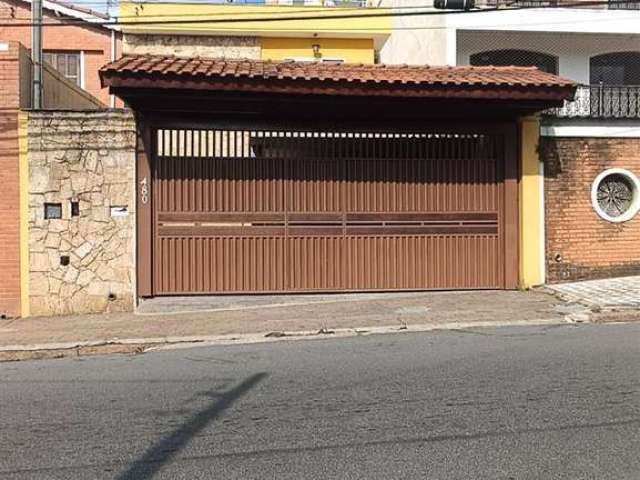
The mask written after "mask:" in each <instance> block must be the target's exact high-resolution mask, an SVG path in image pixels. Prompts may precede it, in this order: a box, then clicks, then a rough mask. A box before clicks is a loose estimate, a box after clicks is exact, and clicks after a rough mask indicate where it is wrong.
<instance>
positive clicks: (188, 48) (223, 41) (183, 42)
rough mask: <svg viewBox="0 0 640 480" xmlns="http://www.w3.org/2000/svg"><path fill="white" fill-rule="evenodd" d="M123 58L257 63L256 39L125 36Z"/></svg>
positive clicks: (258, 55)
mask: <svg viewBox="0 0 640 480" xmlns="http://www.w3.org/2000/svg"><path fill="white" fill-rule="evenodd" d="M122 51H123V53H124V54H131V55H175V56H177V57H209V58H217V57H224V58H248V59H252V60H259V59H260V42H259V41H258V38H256V37H211V36H206V35H151V34H126V35H125V36H124V41H123V45H122Z"/></svg>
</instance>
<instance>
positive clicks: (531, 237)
mask: <svg viewBox="0 0 640 480" xmlns="http://www.w3.org/2000/svg"><path fill="white" fill-rule="evenodd" d="M520 139H521V145H520V162H521V163H520V171H521V178H520V287H521V288H524V289H526V288H531V287H533V286H536V285H542V284H543V283H544V282H545V262H544V255H545V254H544V243H545V239H544V170H543V164H542V163H541V162H540V160H539V157H538V143H539V141H540V122H539V119H538V118H537V117H525V118H522V119H520Z"/></svg>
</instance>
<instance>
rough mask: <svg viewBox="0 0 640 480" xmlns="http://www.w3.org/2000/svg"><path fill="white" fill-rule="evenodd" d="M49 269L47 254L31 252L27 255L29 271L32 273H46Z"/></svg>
mask: <svg viewBox="0 0 640 480" xmlns="http://www.w3.org/2000/svg"><path fill="white" fill-rule="evenodd" d="M49 268H50V263H49V255H48V254H47V253H40V252H33V253H31V254H30V255H29V270H31V271H32V272H46V271H48V270H49Z"/></svg>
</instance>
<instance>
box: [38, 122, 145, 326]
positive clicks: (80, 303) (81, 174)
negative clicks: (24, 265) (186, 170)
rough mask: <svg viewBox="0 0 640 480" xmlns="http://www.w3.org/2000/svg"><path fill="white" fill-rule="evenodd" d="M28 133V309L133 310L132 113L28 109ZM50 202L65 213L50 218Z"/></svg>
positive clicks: (69, 311)
mask: <svg viewBox="0 0 640 480" xmlns="http://www.w3.org/2000/svg"><path fill="white" fill-rule="evenodd" d="M28 131H29V139H28V146H29V177H30V191H29V254H30V255H29V257H30V258H29V260H30V262H29V263H30V278H29V279H30V282H29V290H30V298H31V304H30V306H31V314H32V315H60V314H72V313H90V312H107V311H123V310H132V309H133V308H134V299H135V296H134V287H135V286H134V281H135V266H134V238H135V202H134V191H133V190H134V167H135V123H134V119H133V116H132V115H131V113H129V112H125V111H100V112H31V113H29V125H28ZM71 202H78V207H79V210H78V212H77V213H78V215H77V216H76V215H72V204H71ZM45 203H54V204H60V205H61V206H62V218H61V219H45ZM112 207H127V208H128V215H124V216H118V214H120V215H123V212H116V211H114V212H113V214H112ZM114 214H115V216H114ZM67 262H68V263H67Z"/></svg>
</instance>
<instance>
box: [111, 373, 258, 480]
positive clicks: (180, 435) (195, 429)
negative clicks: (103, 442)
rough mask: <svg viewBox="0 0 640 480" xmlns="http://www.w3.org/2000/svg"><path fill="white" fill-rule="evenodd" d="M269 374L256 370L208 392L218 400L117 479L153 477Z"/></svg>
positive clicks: (131, 479) (162, 441)
mask: <svg viewBox="0 0 640 480" xmlns="http://www.w3.org/2000/svg"><path fill="white" fill-rule="evenodd" d="M266 376H267V374H266V373H257V374H255V375H252V376H250V377H249V378H247V379H246V380H244V381H243V382H242V383H240V384H239V385H237V386H236V387H234V388H232V389H231V390H228V391H226V392H223V393H211V394H209V395H211V396H215V398H216V400H215V401H213V402H212V403H211V404H210V405H208V406H207V407H206V408H205V409H204V410H201V411H199V412H198V413H196V414H194V415H193V416H191V418H189V419H188V420H187V421H186V422H185V423H183V424H182V425H181V426H180V427H179V428H177V429H176V430H174V431H173V432H172V433H171V434H170V435H168V436H166V437H163V438H162V439H160V440H159V441H158V442H156V443H155V444H154V445H152V446H151V447H149V448H148V449H147V451H146V452H144V453H143V454H142V456H141V457H140V458H138V459H137V460H135V461H134V462H133V463H132V464H131V465H130V466H129V468H128V469H127V470H126V471H125V472H123V473H121V474H120V475H118V476H117V477H116V478H117V480H134V479H135V480H147V479H150V478H153V476H154V475H155V474H156V473H157V472H158V470H160V469H161V468H162V467H163V466H164V465H166V464H167V463H169V462H170V461H171V459H172V458H173V457H175V456H176V455H177V454H178V452H180V450H182V449H183V448H184V447H185V446H186V444H187V443H188V442H189V440H191V439H192V438H193V437H194V436H195V435H197V434H198V433H199V432H200V431H202V430H203V429H204V428H206V427H207V426H208V425H210V424H211V422H213V421H214V420H215V419H216V418H218V417H219V416H220V415H221V414H222V413H223V412H224V411H225V410H227V409H228V408H229V407H231V405H233V403H234V402H235V401H236V400H237V399H239V398H240V397H241V396H243V395H244V394H245V393H247V392H248V391H249V390H251V389H252V388H253V387H254V386H255V385H257V384H258V383H259V382H260V381H262V380H263V379H264V378H265V377H266Z"/></svg>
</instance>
